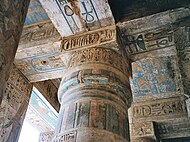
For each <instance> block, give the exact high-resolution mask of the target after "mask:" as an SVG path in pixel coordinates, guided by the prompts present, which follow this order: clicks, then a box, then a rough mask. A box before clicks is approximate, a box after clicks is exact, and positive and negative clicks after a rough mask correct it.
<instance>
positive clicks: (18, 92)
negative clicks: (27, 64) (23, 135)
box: [0, 66, 32, 142]
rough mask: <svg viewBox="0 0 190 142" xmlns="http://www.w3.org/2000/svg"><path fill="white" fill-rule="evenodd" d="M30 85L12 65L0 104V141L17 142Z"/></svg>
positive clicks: (30, 89) (30, 88)
mask: <svg viewBox="0 0 190 142" xmlns="http://www.w3.org/2000/svg"><path fill="white" fill-rule="evenodd" d="M31 91H32V85H31V84H30V83H29V81H28V80H27V79H26V78H25V76H24V75H23V74H22V73H21V72H20V71H19V70H18V69H17V68H16V67H15V66H14V67H13V70H12V72H11V73H10V77H9V79H8V81H7V83H6V87H5V90H4V92H3V93H4V97H3V99H2V103H1V106H0V142H17V141H18V139H19V135H20V131H21V128H22V123H23V121H24V118H25V113H26V110H27V107H28V103H29V98H30V95H31Z"/></svg>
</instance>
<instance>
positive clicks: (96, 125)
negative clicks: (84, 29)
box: [54, 26, 131, 142]
mask: <svg viewBox="0 0 190 142" xmlns="http://www.w3.org/2000/svg"><path fill="white" fill-rule="evenodd" d="M116 39H117V38H116V29H115V27H114V28H113V26H112V27H108V28H106V29H101V30H99V31H96V32H93V33H92V32H91V33H90V34H84V35H81V36H76V37H72V38H71V39H63V41H62V44H63V46H62V47H63V50H65V52H68V51H69V54H70V58H69V62H68V67H69V68H68V70H67V72H66V73H65V74H64V76H63V79H62V82H61V85H60V88H59V91H58V99H59V101H60V102H61V110H60V114H59V124H58V126H57V129H56V137H55V139H54V141H55V142H60V141H62V142H63V141H64V142H67V141H70V142H75V141H76V142H127V141H128V140H129V132H128V114H127V109H128V107H129V105H130V99H131V93H130V87H129V80H128V76H129V71H128V70H129V66H128V60H127V56H126V55H125V53H124V51H123V50H122V47H120V46H119V45H118V44H117V42H116ZM96 43H98V44H96ZM103 43H104V44H103ZM89 45H90V46H89ZM75 47H78V48H77V50H75V51H73V52H72V53H71V50H73V48H75Z"/></svg>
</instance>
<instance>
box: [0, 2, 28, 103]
mask: <svg viewBox="0 0 190 142" xmlns="http://www.w3.org/2000/svg"><path fill="white" fill-rule="evenodd" d="M29 1H30V0H14V1H12V0H1V1H0V77H1V78H0V104H1V101H2V98H3V87H5V82H6V81H7V80H8V78H9V73H10V69H11V66H12V63H13V60H14V57H15V53H16V50H17V47H18V43H19V39H20V35H21V32H22V27H23V24H24V20H25V17H26V13H27V9H28V5H29Z"/></svg>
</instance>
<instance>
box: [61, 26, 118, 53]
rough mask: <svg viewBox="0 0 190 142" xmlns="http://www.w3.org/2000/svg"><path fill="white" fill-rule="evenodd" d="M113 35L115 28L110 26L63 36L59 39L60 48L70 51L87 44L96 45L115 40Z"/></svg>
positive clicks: (114, 34)
mask: <svg viewBox="0 0 190 142" xmlns="http://www.w3.org/2000/svg"><path fill="white" fill-rule="evenodd" d="M115 37H116V28H115V27H114V26H111V27H109V28H106V29H105V28H104V29H101V30H99V31H95V32H93V33H87V34H83V35H79V36H78V35H77V36H72V37H67V38H63V39H62V41H61V49H62V50H64V51H70V50H75V49H81V48H84V47H89V46H98V45H101V44H104V43H107V42H112V41H114V40H116V38H115Z"/></svg>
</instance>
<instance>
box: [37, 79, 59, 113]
mask: <svg viewBox="0 0 190 142" xmlns="http://www.w3.org/2000/svg"><path fill="white" fill-rule="evenodd" d="M34 86H35V87H36V88H37V89H38V90H39V92H40V93H41V94H42V95H43V96H44V97H45V98H46V100H47V101H48V102H49V103H50V104H51V105H52V106H53V108H54V109H55V110H56V111H57V112H59V109H60V104H59V102H58V99H57V91H58V88H57V87H56V86H55V85H54V83H53V82H52V81H51V80H46V81H43V82H36V83H34Z"/></svg>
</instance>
